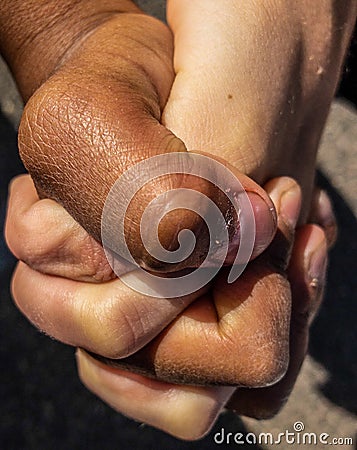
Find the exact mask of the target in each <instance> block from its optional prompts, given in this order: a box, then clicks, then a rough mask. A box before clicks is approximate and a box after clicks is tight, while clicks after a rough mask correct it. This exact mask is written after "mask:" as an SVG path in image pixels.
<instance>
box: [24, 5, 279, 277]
mask: <svg viewBox="0 0 357 450" xmlns="http://www.w3.org/2000/svg"><path fill="white" fill-rule="evenodd" d="M144 31H145V34H144V33H143V32H144ZM148 42H150V47H148ZM171 59H172V42H171V34H170V32H169V30H168V29H167V27H165V25H163V24H162V23H160V22H158V21H156V20H154V19H152V18H150V17H147V16H144V15H139V14H126V15H120V16H119V17H117V18H115V19H112V20H110V21H108V22H106V23H105V24H102V25H101V26H100V27H98V28H97V29H96V30H95V31H94V32H93V33H92V34H90V35H89V36H88V37H87V38H86V39H85V40H84V42H82V43H81V44H80V45H79V46H78V47H77V49H76V50H74V51H73V52H72V53H71V54H70V55H69V56H68V57H67V59H65V62H64V63H63V65H62V66H61V67H60V68H59V69H58V71H57V72H56V73H55V74H54V75H53V76H52V77H50V78H49V79H48V81H47V82H46V83H44V84H43V85H42V87H41V88H40V89H39V90H38V91H37V92H36V93H35V94H34V96H33V97H32V98H31V99H30V101H29V102H28V104H27V106H26V109H25V114H24V117H23V119H22V122H21V126H20V130H19V148H20V153H21V156H22V158H23V160H24V163H25V165H26V167H27V169H28V170H29V172H30V174H31V175H32V177H33V179H34V182H35V185H36V187H37V189H38V191H39V193H40V194H41V195H42V196H43V197H50V198H52V199H54V200H56V201H58V202H59V203H61V204H62V205H63V206H64V207H65V208H66V209H67V210H68V211H69V212H70V214H71V215H72V216H73V217H74V218H75V219H76V220H77V221H78V222H79V223H80V224H81V225H82V226H83V227H84V228H85V229H86V230H87V231H88V232H89V233H90V234H91V235H92V236H93V237H95V238H96V239H97V240H98V241H100V239H101V226H102V222H101V219H102V212H103V208H104V205H105V203H106V199H107V198H108V194H109V192H110V191H111V189H112V187H113V186H114V185H115V183H116V181H117V180H118V178H120V177H121V176H122V175H123V174H125V173H127V171H128V169H129V168H131V167H134V166H136V164H137V163H139V162H140V161H143V160H147V159H148V158H150V157H153V156H158V155H168V154H180V153H186V147H185V145H184V143H183V142H182V141H181V140H180V139H178V138H177V137H176V136H175V135H174V134H172V133H171V132H170V130H168V129H167V128H165V127H164V126H163V125H162V124H161V123H160V119H161V112H162V108H163V106H164V104H165V102H166V99H167V96H168V94H169V89H170V86H171V84H172V80H173V69H172V67H171ZM148 170H149V169H148V168H147V167H146V168H145V169H144V171H143V172H142V173H139V174H138V175H135V176H136V177H137V178H135V179H134V183H133V184H134V188H135V191H137V195H135V198H133V201H132V202H129V204H128V208H127V210H125V211H124V216H125V220H124V230H125V241H126V242H127V246H128V249H129V251H130V254H131V255H132V256H133V258H134V260H135V262H136V263H138V264H139V265H141V266H142V267H144V268H147V269H150V270H154V271H164V272H167V271H177V270H182V269H185V268H187V267H196V266H198V265H200V264H201V262H202V261H203V260H204V258H205V256H204V254H205V251H206V249H207V246H208V245H209V244H208V241H209V233H208V231H207V227H206V226H205V224H204V220H203V219H202V217H201V216H199V215H197V214H196V213H195V208H196V207H198V206H199V204H200V203H201V200H199V201H198V200H195V199H193V201H192V202H191V200H190V199H188V198H187V197H184V199H183V202H184V203H185V202H187V203H190V202H191V203H192V204H193V206H192V208H191V209H189V208H186V207H182V206H181V208H176V209H175V210H174V211H172V212H171V213H170V214H165V213H166V212H167V209H168V200H167V199H166V200H165V195H164V194H165V193H166V192H167V191H170V190H173V189H178V188H179V189H182V188H183V189H185V194H187V192H188V190H189V191H190V192H192V191H198V192H199V193H201V194H203V196H204V197H205V198H206V200H204V201H203V203H202V205H201V210H202V211H203V216H204V215H205V213H206V212H207V208H208V204H210V200H212V201H213V202H214V203H215V204H218V206H219V207H220V209H221V210H222V213H223V216H224V217H225V218H227V219H229V220H230V222H231V225H230V227H229V230H228V234H229V239H230V244H231V247H233V249H232V248H231V249H230V250H232V251H233V254H234V251H235V250H236V249H237V247H238V244H239V239H240V235H239V229H240V224H239V223H238V222H239V221H238V217H237V215H236V216H234V215H233V217H232V216H231V217H230V212H231V210H230V207H229V205H228V204H227V202H226V199H225V198H224V195H222V193H220V192H218V190H217V188H216V187H215V186H214V185H212V183H211V182H209V181H207V180H206V179H203V178H199V177H197V176H192V175H191V174H190V173H189V174H185V173H184V174H182V173H177V171H176V172H175V171H171V172H170V173H165V174H164V175H162V176H161V177H156V178H153V179H150V176H149V177H147V175H148V173H147V172H148ZM150 170H156V167H152V168H151V169H150ZM149 175H150V173H149ZM145 177H146V179H147V181H148V182H147V183H143V178H145ZM237 179H238V180H240V181H241V184H242V185H243V188H244V189H246V190H248V191H250V192H251V194H250V195H249V200H250V201H251V208H252V210H253V213H254V218H255V222H256V224H257V239H256V240H255V242H254V243H253V255H254V256H255V255H256V254H258V253H260V252H261V251H263V250H264V249H265V248H266V247H267V245H268V244H269V243H270V241H271V239H272V237H273V235H274V232H275V212H274V208H273V205H272V203H271V201H270V200H269V198H268V197H267V195H266V194H265V193H264V191H263V190H262V189H261V188H259V187H258V186H257V185H256V184H255V183H254V182H252V181H251V180H249V179H248V178H247V177H244V176H243V175H240V174H237ZM127 181H128V183H129V181H130V180H127ZM123 195H124V196H125V197H126V198H125V200H128V197H127V195H128V194H127V189H124V194H123ZM161 195H162V196H161ZM159 196H161V197H160V199H163V200H161V201H159V202H156V203H155V207H156V209H155V211H156V212H155V215H156V216H157V217H161V216H162V220H161V221H159V226H158V229H156V228H155V227H153V226H151V221H150V220H149V221H147V222H146V229H147V231H148V234H149V236H148V239H147V240H146V243H145V242H143V239H142V238H141V234H140V232H141V222H142V220H141V218H142V215H143V213H144V211H145V209H146V207H147V205H149V204H151V202H152V201H154V200H155V199H157V198H158V197H159ZM129 200H130V199H129ZM122 203H123V197H119V198H118V199H117V204H116V205H114V206H118V205H119V206H120V205H121V204H122ZM184 206H185V205H184ZM192 209H193V211H192ZM120 211H121V210H120ZM119 215H120V217H119V218H120V220H122V219H123V218H124V216H123V214H119ZM144 225H145V224H144ZM185 229H187V230H189V231H190V232H191V234H194V235H195V238H196V240H197V243H196V246H195V249H194V251H193V252H191V254H190V256H189V257H188V258H185V259H184V261H183V262H182V263H181V262H180V263H176V262H175V263H167V262H164V263H163V262H162V261H160V260H159V259H158V258H156V257H155V256H153V255H152V252H151V249H152V248H153V247H154V248H155V245H156V246H157V245H158V244H157V242H158V240H157V237H159V244H160V245H159V247H163V250H162V251H163V252H164V253H165V251H169V252H173V251H175V250H177V248H178V247H179V244H180V239H179V237H180V236H179V235H180V232H181V231H182V230H185ZM147 242H148V243H149V245H144V244H147ZM152 243H154V244H152ZM155 243H156V244H155ZM151 244H152V245H151ZM229 256H230V258H231V260H232V258H234V257H233V256H232V255H229ZM231 260H229V259H228V261H227V263H231V262H232V261H231Z"/></svg>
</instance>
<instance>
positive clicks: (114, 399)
mask: <svg viewBox="0 0 357 450" xmlns="http://www.w3.org/2000/svg"><path fill="white" fill-rule="evenodd" d="M77 364H78V372H79V376H80V378H81V380H82V382H83V383H84V384H85V385H86V387H87V388H88V389H90V390H91V391H92V392H94V393H95V394H96V395H97V396H98V397H100V398H101V399H102V400H104V401H105V402H106V403H108V404H109V405H110V406H111V407H112V408H114V409H115V410H116V411H119V412H120V413H122V414H125V415H126V416H128V417H131V418H133V419H134V420H137V421H139V422H144V423H147V424H149V425H152V426H155V427H156V428H159V429H161V430H163V431H165V432H166V433H170V434H172V435H173V436H175V437H177V438H179V439H186V440H196V439H199V438H202V437H203V436H204V435H205V434H207V433H208V432H209V431H210V429H211V427H212V426H213V424H214V422H215V421H216V419H217V416H218V414H219V413H220V411H221V410H222V408H223V406H224V404H225V403H226V401H227V400H228V398H229V397H230V395H231V394H232V391H233V389H234V388H230V387H203V386H202V387H199V386H182V385H181V386H180V385H175V384H169V383H164V382H162V381H157V380H153V379H150V378H146V377H143V376H141V375H137V374H133V373H130V372H127V371H124V370H120V369H118V368H116V369H115V368H112V367H109V366H108V365H105V364H103V363H101V362H99V361H98V360H96V359H93V358H91V357H90V356H89V355H88V353H86V352H84V351H83V350H79V351H78V352H77Z"/></svg>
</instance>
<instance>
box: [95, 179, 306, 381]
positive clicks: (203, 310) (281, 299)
mask: <svg viewBox="0 0 357 450" xmlns="http://www.w3.org/2000/svg"><path fill="white" fill-rule="evenodd" d="M280 181H281V182H279V181H278V180H275V182H274V183H271V184H270V186H268V187H269V190H270V194H271V196H272V198H273V200H274V202H275V206H276V207H277V209H278V213H279V214H280V215H282V217H284V220H283V219H281V220H280V223H281V234H282V235H283V236H285V237H286V239H290V240H289V246H287V250H286V251H285V258H288V256H289V255H290V246H291V245H292V237H291V236H290V234H289V233H291V234H292V229H290V227H291V228H293V227H294V223H296V222H297V220H298V216H299V208H300V203H301V198H300V190H299V188H298V186H297V184H296V183H295V182H294V181H293V180H292V179H290V178H286V177H285V178H283V179H282V180H280ZM290 190H291V191H292V192H290ZM285 222H287V223H288V225H286V224H285ZM288 231H289V233H288ZM276 254H277V250H276V251H275V252H274V253H273V254H272V255H270V258H273V256H275V257H276ZM278 255H279V260H278V261H275V263H274V264H273V263H272V262H270V263H269V264H267V263H266V261H267V258H263V257H262V256H263V255H262V256H261V257H258V258H256V259H255V260H254V261H252V262H251V263H250V264H249V265H248V266H247V268H246V269H245V271H244V273H243V274H242V276H241V277H240V278H238V279H237V280H236V281H235V282H233V283H228V282H227V276H228V271H229V269H228V268H227V269H224V270H222V271H221V273H220V274H219V276H218V277H217V278H216V279H215V280H214V283H213V285H212V290H211V292H210V293H209V294H205V295H203V296H202V297H201V298H200V299H198V300H196V301H195V302H194V303H192V304H191V305H190V306H189V307H188V308H187V309H186V310H185V311H184V312H183V313H182V314H181V315H180V316H179V317H178V318H177V319H176V320H175V321H174V322H173V323H172V324H171V325H170V326H169V327H167V328H166V329H165V331H164V332H162V333H161V334H160V335H159V336H158V337H157V338H156V339H155V340H154V341H152V342H150V343H149V344H148V345H147V346H145V347H144V348H143V349H142V350H140V351H139V352H137V353H135V354H133V355H131V356H130V357H129V358H125V359H121V360H108V359H107V358H101V360H102V361H105V362H107V363H108V364H109V365H112V366H113V367H119V368H125V369H127V370H130V371H135V372H138V373H141V374H143V375H146V376H152V377H156V378H157V379H159V380H162V381H166V382H172V383H180V384H191V383H194V384H224V385H240V386H242V385H243V386H250V387H257V386H267V385H270V384H272V383H274V382H276V381H277V380H278V379H281V378H282V376H283V375H284V374H285V372H286V370H287V366H288V356H289V355H288V351H289V318H290V310H291V299H290V286H289V283H288V281H287V279H286V275H285V274H284V273H282V268H281V266H282V264H281V258H282V253H281V252H279V253H278ZM284 265H285V263H284ZM212 355H214V357H212Z"/></svg>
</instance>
